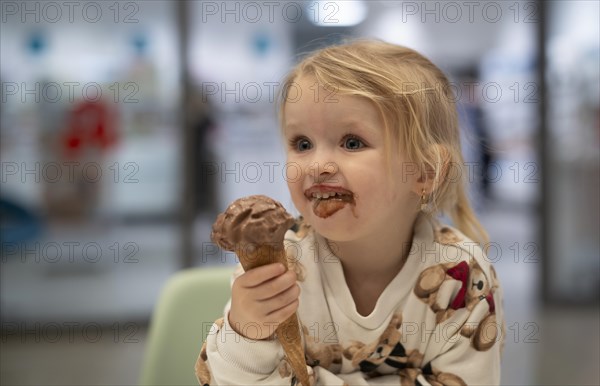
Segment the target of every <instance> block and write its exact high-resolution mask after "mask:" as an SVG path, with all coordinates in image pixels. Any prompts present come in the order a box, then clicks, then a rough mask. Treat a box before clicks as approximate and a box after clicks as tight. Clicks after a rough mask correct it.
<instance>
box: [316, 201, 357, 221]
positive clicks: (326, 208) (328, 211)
mask: <svg viewBox="0 0 600 386" xmlns="http://www.w3.org/2000/svg"><path fill="white" fill-rule="evenodd" d="M348 204H350V205H351V206H352V214H353V215H354V217H357V218H358V216H357V215H356V212H355V211H354V207H355V206H356V203H355V202H354V196H342V197H340V198H337V197H336V198H328V199H323V198H317V199H315V201H314V202H313V213H314V214H315V215H316V216H319V217H321V218H327V217H330V216H332V215H333V214H335V213H336V212H337V211H339V210H341V209H343V208H344V207H345V206H346V205H348Z"/></svg>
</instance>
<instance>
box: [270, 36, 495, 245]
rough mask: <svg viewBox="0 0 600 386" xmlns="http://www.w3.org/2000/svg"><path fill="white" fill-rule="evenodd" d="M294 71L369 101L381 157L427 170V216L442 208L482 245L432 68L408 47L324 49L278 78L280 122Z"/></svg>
mask: <svg viewBox="0 0 600 386" xmlns="http://www.w3.org/2000/svg"><path fill="white" fill-rule="evenodd" d="M300 76H312V77H314V78H315V79H316V81H317V82H318V84H319V85H321V86H323V87H325V88H327V89H329V90H331V89H333V92H335V93H340V95H355V96H361V97H364V98H367V99H368V100H370V101H371V102H372V103H373V104H374V105H375V107H376V108H377V109H378V111H379V113H380V115H381V117H382V119H383V123H384V128H385V133H384V134H385V138H386V147H387V149H386V150H387V154H388V158H389V156H391V152H392V151H403V152H405V154H406V158H407V159H408V160H409V161H410V162H413V163H415V164H416V165H421V166H422V168H421V169H420V170H421V172H423V170H427V174H431V175H433V187H434V189H433V191H432V192H431V197H430V207H431V210H430V211H429V212H428V215H430V216H432V215H434V214H438V213H440V212H441V213H448V214H449V215H450V217H451V219H452V221H453V223H454V225H455V226H456V227H457V228H458V229H459V230H460V231H461V232H463V233H464V234H465V235H466V236H467V237H469V238H471V239H472V240H474V241H476V242H479V243H481V244H482V245H487V243H488V242H489V239H488V235H487V232H486V231H485V229H484V228H483V227H482V226H481V224H480V223H479V221H478V219H477V217H476V216H475V213H474V211H473V209H472V208H471V205H470V203H469V199H468V197H467V192H466V185H467V183H466V182H467V181H466V173H465V170H464V161H463V156H462V151H461V146H460V134H459V125H458V115H457V111H456V105H455V97H454V95H453V93H452V90H451V88H450V84H449V82H448V79H447V78H446V76H445V75H444V73H443V72H442V71H441V70H440V69H439V68H438V67H436V66H435V65H434V64H433V63H432V62H431V61H430V60H428V59H427V58H425V57H424V56H423V55H421V54H419V53H418V52H416V51H414V50H412V49H410V48H406V47H402V46H398V45H394V44H390V43H385V42H382V41H378V40H357V41H353V42H349V43H344V44H340V45H336V46H330V47H326V48H323V49H321V50H318V51H316V52H315V53H313V54H311V55H309V56H308V57H306V58H304V59H303V60H302V61H301V62H300V63H299V64H297V65H296V66H295V67H294V68H293V69H292V71H291V72H290V73H289V74H288V76H287V77H286V78H285V80H284V82H283V84H282V88H281V90H280V91H281V93H280V98H279V103H280V104H279V116H280V121H282V120H283V117H284V114H285V102H286V101H287V99H288V96H289V95H288V93H289V90H290V88H291V86H293V84H294V81H295V80H296V79H298V78H299V77H300ZM393 146H395V147H393ZM450 174H457V176H451V175H450Z"/></svg>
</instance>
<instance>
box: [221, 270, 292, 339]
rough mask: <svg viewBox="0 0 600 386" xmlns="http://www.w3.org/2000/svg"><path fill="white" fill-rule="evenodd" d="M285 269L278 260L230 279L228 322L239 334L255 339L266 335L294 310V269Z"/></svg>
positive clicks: (273, 330) (272, 331) (267, 336)
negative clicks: (232, 280) (231, 280)
mask: <svg viewBox="0 0 600 386" xmlns="http://www.w3.org/2000/svg"><path fill="white" fill-rule="evenodd" d="M284 271H285V268H284V267H283V265H282V264H280V263H274V264H267V265H263V266H262V267H257V268H254V269H251V270H248V271H247V272H245V273H244V274H242V275H241V276H239V277H238V278H237V279H236V280H235V281H234V282H233V287H232V289H231V292H232V294H231V309H230V310H229V324H230V325H231V326H232V328H233V329H234V330H235V331H236V332H237V333H238V334H240V335H242V336H245V337H246V338H250V339H255V340H261V339H266V338H269V337H271V336H272V335H273V333H274V332H275V330H276V329H277V327H278V326H279V324H280V323H282V322H284V321H285V320H286V319H287V318H289V317H290V316H291V315H293V314H294V313H295V312H296V310H297V309H298V304H299V302H298V296H299V295H300V287H299V286H298V284H296V273H295V272H294V271H293V270H289V271H287V272H285V273H284Z"/></svg>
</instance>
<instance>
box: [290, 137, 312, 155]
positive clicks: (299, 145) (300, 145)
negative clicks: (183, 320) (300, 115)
mask: <svg viewBox="0 0 600 386" xmlns="http://www.w3.org/2000/svg"><path fill="white" fill-rule="evenodd" d="M294 146H295V148H296V150H297V151H300V152H302V151H307V150H310V149H312V143H310V141H309V140H308V139H306V138H298V139H296V140H294Z"/></svg>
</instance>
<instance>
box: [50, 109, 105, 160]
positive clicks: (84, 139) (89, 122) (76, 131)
mask: <svg viewBox="0 0 600 386" xmlns="http://www.w3.org/2000/svg"><path fill="white" fill-rule="evenodd" d="M113 118H114V117H113V115H112V114H111V111H110V110H109V108H108V107H107V106H106V105H105V104H104V103H102V102H91V101H84V102H80V103H78V104H77V105H76V106H75V108H74V109H73V110H72V111H71V113H70V114H69V117H68V120H67V122H68V126H67V128H66V130H65V131H64V133H63V134H62V138H61V142H62V143H63V147H64V150H65V155H66V157H67V158H70V159H73V158H78V156H80V155H81V153H82V152H83V151H84V150H85V149H86V148H98V149H100V150H101V151H102V150H106V149H108V148H109V147H110V146H112V145H114V144H115V143H116V142H117V132H116V128H115V123H114V120H113Z"/></svg>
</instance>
